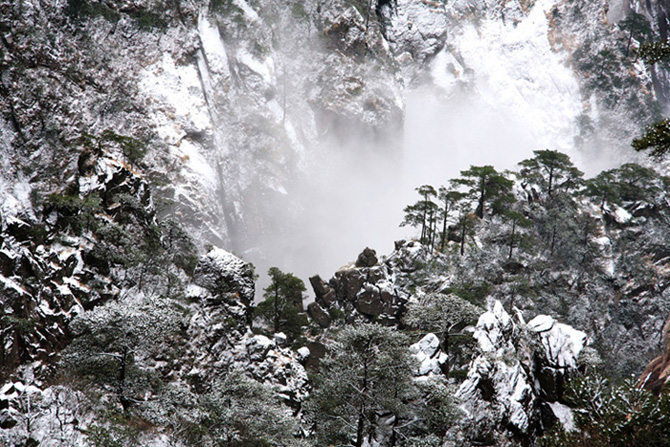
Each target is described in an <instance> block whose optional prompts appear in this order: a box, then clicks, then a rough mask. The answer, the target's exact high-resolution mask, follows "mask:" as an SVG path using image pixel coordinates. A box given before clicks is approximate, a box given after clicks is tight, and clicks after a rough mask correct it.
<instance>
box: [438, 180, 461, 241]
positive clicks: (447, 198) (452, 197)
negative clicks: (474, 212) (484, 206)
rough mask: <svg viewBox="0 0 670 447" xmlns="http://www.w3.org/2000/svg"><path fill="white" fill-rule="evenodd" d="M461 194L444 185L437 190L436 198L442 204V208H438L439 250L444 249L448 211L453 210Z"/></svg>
mask: <svg viewBox="0 0 670 447" xmlns="http://www.w3.org/2000/svg"><path fill="white" fill-rule="evenodd" d="M463 196H464V194H463V193H462V192H459V191H455V190H451V189H447V188H445V187H444V186H440V189H439V190H438V195H437V198H438V200H439V201H440V203H441V204H442V208H440V216H441V218H442V233H441V237H440V251H443V250H444V246H445V244H446V242H447V225H448V223H449V213H450V212H451V211H453V209H454V208H455V207H456V205H457V204H458V202H459V201H460V200H461V199H462V198H463Z"/></svg>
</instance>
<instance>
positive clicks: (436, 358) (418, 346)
mask: <svg viewBox="0 0 670 447" xmlns="http://www.w3.org/2000/svg"><path fill="white" fill-rule="evenodd" d="M439 350H440V339H439V338H437V336H436V335H435V334H432V333H429V334H426V335H425V336H424V337H423V338H422V339H421V340H419V341H418V342H416V343H414V344H413V345H412V346H410V352H411V353H412V355H413V356H414V358H415V359H416V360H417V363H418V370H417V372H418V375H419V376H428V375H432V374H442V370H441V368H440V367H441V365H442V364H444V362H446V361H447V355H446V354H445V353H443V352H439Z"/></svg>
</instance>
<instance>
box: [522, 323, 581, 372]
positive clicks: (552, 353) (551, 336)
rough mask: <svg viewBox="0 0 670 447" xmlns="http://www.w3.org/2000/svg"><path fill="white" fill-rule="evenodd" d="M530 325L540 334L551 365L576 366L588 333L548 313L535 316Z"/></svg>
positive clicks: (561, 366) (560, 366)
mask: <svg viewBox="0 0 670 447" xmlns="http://www.w3.org/2000/svg"><path fill="white" fill-rule="evenodd" d="M528 327H529V328H530V329H532V330H533V331H535V332H537V333H538V334H540V337H541V339H542V345H543V346H544V349H545V351H546V355H547V360H549V363H550V364H551V366H554V367H559V368H566V367H569V368H575V367H576V366H577V357H578V356H579V353H580V352H581V350H582V348H583V347H584V344H585V342H586V334H585V333H584V332H582V331H578V330H577V329H574V328H572V327H570V326H568V325H567V324H563V323H558V322H556V321H555V320H554V319H553V318H551V317H549V316H547V315H538V316H537V317H535V318H533V319H532V320H531V321H530V322H529V323H528Z"/></svg>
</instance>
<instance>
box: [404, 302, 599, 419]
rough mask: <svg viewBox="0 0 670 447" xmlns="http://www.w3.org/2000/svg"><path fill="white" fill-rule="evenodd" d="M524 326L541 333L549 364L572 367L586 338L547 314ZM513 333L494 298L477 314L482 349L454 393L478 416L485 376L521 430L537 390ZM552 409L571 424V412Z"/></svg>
mask: <svg viewBox="0 0 670 447" xmlns="http://www.w3.org/2000/svg"><path fill="white" fill-rule="evenodd" d="M527 328H528V329H530V330H531V331H533V332H536V333H537V334H538V335H539V336H540V338H541V341H542V346H543V347H544V350H545V354H546V358H547V360H548V361H549V366H551V367H554V368H574V367H575V366H576V362H577V356H578V355H579V353H580V351H581V350H582V348H583V347H584V344H585V341H586V334H585V333H583V332H581V331H578V330H576V329H573V328H572V327H570V326H568V325H565V324H562V323H558V322H556V321H555V320H554V319H553V318H552V317H549V316H547V315H539V316H537V317H535V318H534V319H532V320H531V321H530V322H529V323H528V324H527ZM517 334H519V328H517V326H516V324H515V323H514V321H512V318H511V317H510V315H509V314H508V313H507V312H506V311H505V310H504V309H503V307H502V304H501V303H500V302H499V301H496V302H495V303H494V304H493V306H492V307H491V309H489V310H488V311H487V312H485V313H484V314H482V315H481V316H480V317H479V321H478V323H477V327H476V328H475V333H474V337H475V338H476V339H477V341H478V342H479V347H480V349H481V350H482V351H484V353H485V354H484V355H480V356H479V357H477V358H476V359H475V360H473V362H472V363H471V365H470V369H469V371H468V376H467V379H466V380H465V381H464V382H463V383H462V384H461V386H460V388H459V390H458V393H457V395H458V396H459V397H460V398H461V399H462V401H463V402H464V404H463V406H462V409H463V410H464V411H465V412H466V413H467V414H468V415H470V416H471V417H476V414H474V413H476V412H477V411H480V410H479V408H480V407H479V406H478V402H479V400H480V399H481V398H480V396H479V392H478V385H479V383H480V381H481V380H483V379H487V380H489V381H490V382H492V383H493V386H494V390H495V396H496V397H495V401H496V402H497V405H499V409H498V411H500V412H503V413H504V416H505V417H507V418H509V421H510V423H511V424H512V425H514V426H515V427H516V428H517V429H519V430H521V431H525V430H527V429H528V428H529V424H530V419H529V415H530V414H531V412H532V407H533V405H534V402H535V399H536V397H535V394H534V393H535V391H536V390H534V388H533V383H534V379H533V377H531V376H529V373H528V371H530V370H532V368H531V367H530V365H527V364H526V363H528V362H530V361H531V360H530V357H529V356H528V355H527V354H528V353H527V352H524V351H523V349H525V348H524V346H522V344H520V345H519V346H516V344H519V343H516V344H515V343H514V342H515V340H516V339H517V338H518V337H517ZM519 354H521V355H519ZM415 355H416V354H415ZM554 406H556V405H554ZM553 408H554V407H553V406H552V409H553ZM554 412H555V413H556V416H557V417H558V418H559V419H561V421H562V422H563V421H564V420H565V422H564V424H566V427H570V415H568V414H567V413H566V412H565V411H564V409H563V408H561V407H559V406H556V410H555V411H554Z"/></svg>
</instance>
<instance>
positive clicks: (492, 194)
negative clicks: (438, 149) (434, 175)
mask: <svg viewBox="0 0 670 447" xmlns="http://www.w3.org/2000/svg"><path fill="white" fill-rule="evenodd" d="M461 176H462V178H460V179H456V180H454V184H457V185H463V186H465V187H466V188H469V189H468V192H467V197H468V198H470V199H471V200H474V201H476V203H477V208H476V209H475V215H476V216H477V217H479V218H480V219H483V218H484V216H485V215H486V214H487V206H490V208H491V214H498V213H500V212H502V211H503V210H504V209H506V207H507V206H508V205H509V204H510V203H512V202H514V200H515V199H514V195H513V194H512V186H514V182H513V181H512V180H510V179H508V178H507V177H506V176H505V175H504V174H502V173H500V172H498V171H496V170H495V169H494V168H493V166H488V165H487V166H470V169H467V170H465V171H461Z"/></svg>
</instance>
